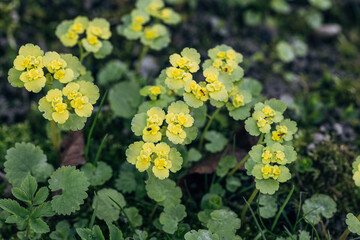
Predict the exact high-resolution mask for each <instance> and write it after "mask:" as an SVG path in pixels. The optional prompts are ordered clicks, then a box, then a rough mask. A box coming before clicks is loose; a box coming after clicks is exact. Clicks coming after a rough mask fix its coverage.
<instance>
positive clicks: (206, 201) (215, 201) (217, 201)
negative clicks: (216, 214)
mask: <svg viewBox="0 0 360 240" xmlns="http://www.w3.org/2000/svg"><path fill="white" fill-rule="evenodd" d="M221 207H222V199H221V197H220V196H219V195H217V194H213V193H207V194H205V195H204V196H203V197H202V199H201V208H202V209H213V210H217V209H219V208H221Z"/></svg>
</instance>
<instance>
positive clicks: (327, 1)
mask: <svg viewBox="0 0 360 240" xmlns="http://www.w3.org/2000/svg"><path fill="white" fill-rule="evenodd" d="M309 2H310V3H311V5H313V6H314V7H316V8H318V9H320V10H322V11H325V10H328V9H330V8H331V5H332V4H331V0H309Z"/></svg>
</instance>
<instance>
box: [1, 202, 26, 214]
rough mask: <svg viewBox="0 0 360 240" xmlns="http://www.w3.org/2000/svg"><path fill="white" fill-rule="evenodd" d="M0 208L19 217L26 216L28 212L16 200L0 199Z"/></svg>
mask: <svg viewBox="0 0 360 240" xmlns="http://www.w3.org/2000/svg"><path fill="white" fill-rule="evenodd" d="M0 208H2V209H4V210H5V211H7V212H9V213H11V214H14V215H17V216H19V217H21V218H26V217H27V216H28V214H29V212H28V210H26V209H25V208H23V207H21V206H20V205H19V203H18V202H17V201H15V200H11V199H0Z"/></svg>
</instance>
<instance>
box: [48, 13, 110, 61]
mask: <svg viewBox="0 0 360 240" xmlns="http://www.w3.org/2000/svg"><path fill="white" fill-rule="evenodd" d="M55 34H56V36H57V37H58V38H59V39H60V41H61V42H62V43H63V44H64V46H67V47H73V46H75V45H76V44H79V46H80V48H81V49H83V48H85V50H86V51H87V52H88V53H94V57H95V58H98V59H101V58H105V57H106V56H107V55H109V54H110V53H111V52H112V49H113V46H112V44H111V43H110V41H108V39H109V38H110V37H111V31H110V24H109V22H108V21H106V20H105V19H103V18H94V19H93V20H91V21H89V19H88V18H87V17H83V16H78V17H76V18H75V19H73V20H64V21H62V22H61V23H60V24H59V25H58V26H57V28H56V31H55Z"/></svg>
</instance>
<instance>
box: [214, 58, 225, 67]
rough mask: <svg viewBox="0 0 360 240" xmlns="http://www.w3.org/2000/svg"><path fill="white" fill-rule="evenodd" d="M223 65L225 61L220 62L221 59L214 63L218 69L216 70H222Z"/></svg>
mask: <svg viewBox="0 0 360 240" xmlns="http://www.w3.org/2000/svg"><path fill="white" fill-rule="evenodd" d="M222 65H223V61H222V60H220V59H215V60H214V62H213V66H214V67H216V68H218V69H219V68H221V67H222Z"/></svg>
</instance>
